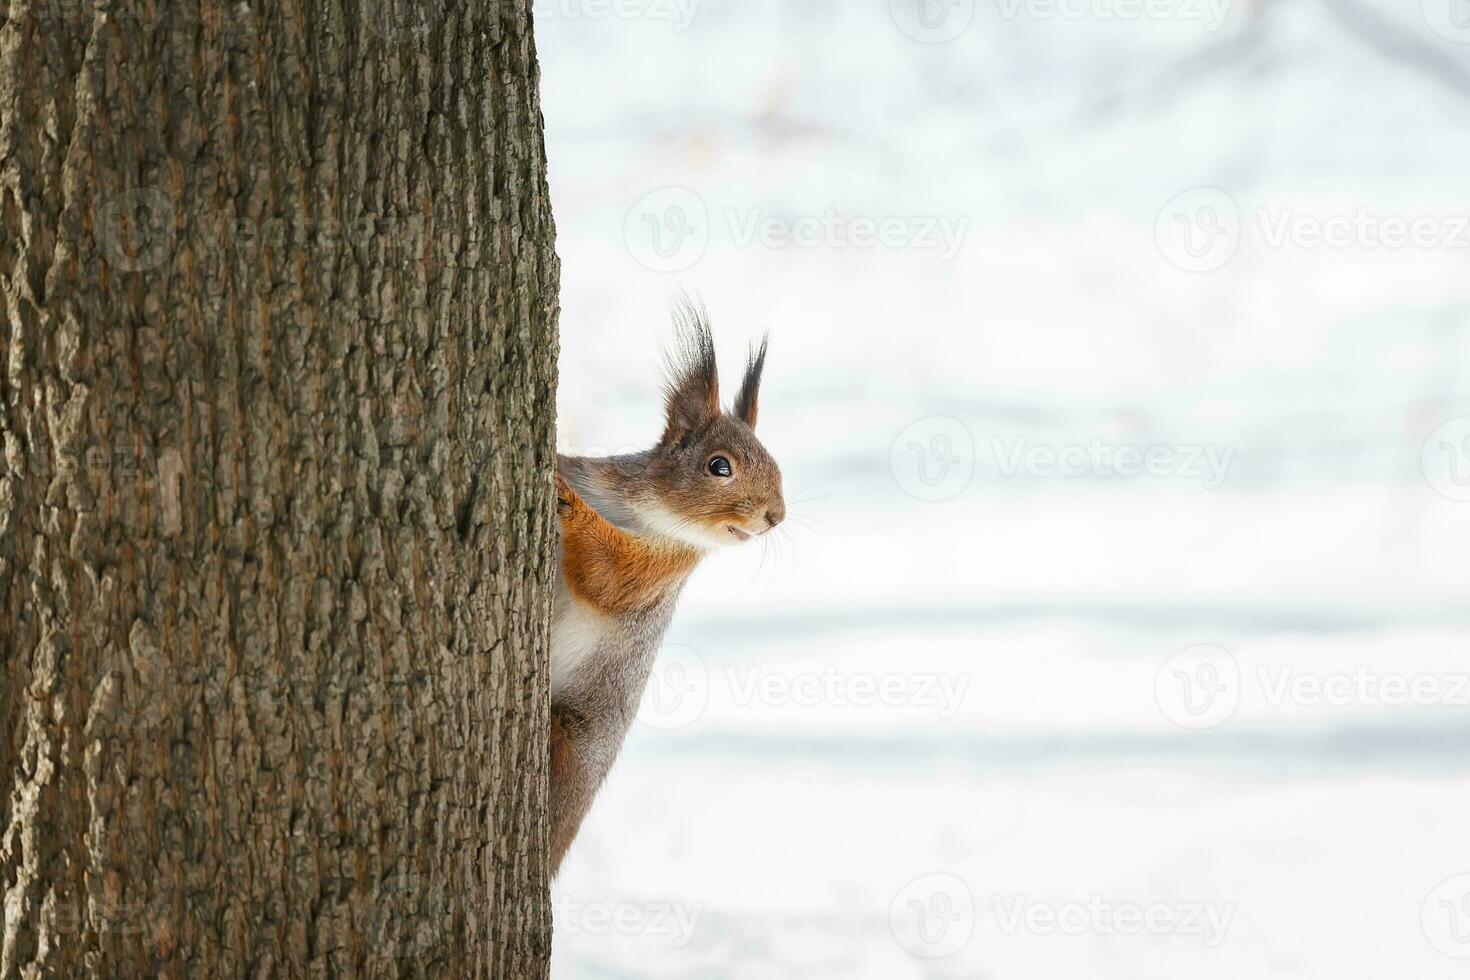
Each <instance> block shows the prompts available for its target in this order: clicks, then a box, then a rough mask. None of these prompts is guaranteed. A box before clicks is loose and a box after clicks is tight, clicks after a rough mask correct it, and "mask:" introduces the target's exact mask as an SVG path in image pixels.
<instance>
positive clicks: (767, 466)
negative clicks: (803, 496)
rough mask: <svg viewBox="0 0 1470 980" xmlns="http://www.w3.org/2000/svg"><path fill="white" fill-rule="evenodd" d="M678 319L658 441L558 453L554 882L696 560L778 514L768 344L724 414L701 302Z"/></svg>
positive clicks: (685, 304)
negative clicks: (770, 441) (764, 423)
mask: <svg viewBox="0 0 1470 980" xmlns="http://www.w3.org/2000/svg"><path fill="white" fill-rule="evenodd" d="M674 321H675V327H676V335H677V338H678V340H677V343H676V344H675V346H674V347H673V348H672V349H671V350H670V351H669V353H668V368H669V374H668V383H667V386H666V388H665V393H664V409H665V419H664V430H663V435H662V436H660V437H659V440H658V443H657V444H656V445H655V446H654V447H653V448H652V449H649V450H646V451H644V452H638V453H629V454H627V455H621V456H606V457H589V456H563V455H560V454H558V455H557V459H556V469H557V474H556V488H557V515H558V518H559V521H558V523H559V526H560V535H559V540H558V550H557V582H556V592H555V596H554V598H553V602H552V626H551V765H550V772H551V780H550V783H551V785H550V811H551V855H550V858H551V874H552V875H553V876H554V875H555V874H556V873H557V871H558V869H559V868H560V867H561V862H562V859H563V858H564V857H565V856H566V852H567V849H568V848H569V847H570V846H571V843H572V839H573V838H574V837H575V836H576V834H577V830H578V829H579V827H580V826H581V824H582V819H583V818H584V817H585V816H586V815H587V811H588V809H589V808H590V807H591V805H592V799H593V797H594V796H595V795H596V793H597V791H598V789H599V788H600V787H601V785H602V782H603V779H604V778H605V777H606V776H607V773H608V770H609V769H611V768H612V764H613V760H614V759H616V757H617V754H618V750H619V749H620V748H621V747H622V744H623V738H624V737H625V736H626V735H627V733H628V729H629V727H630V726H631V725H632V722H633V716H634V713H635V712H636V711H637V709H638V704H639V701H640V700H641V698H642V695H643V689H644V686H645V685H646V684H647V682H648V675H649V672H650V671H651V670H652V668H653V661H654V656H655V654H656V653H657V652H658V648H659V644H660V642H661V641H662V639H663V635H664V632H665V630H667V629H668V626H669V622H670V620H671V619H672V617H673V613H674V605H675V603H676V602H677V600H678V598H679V593H680V591H681V590H682V589H683V587H684V583H685V582H686V581H687V580H688V578H689V576H690V574H691V573H692V572H693V571H694V569H695V566H697V565H698V564H699V562H700V560H701V559H702V558H704V556H705V555H706V554H708V553H709V552H710V551H713V550H715V549H717V548H722V547H725V546H728V545H735V544H740V543H743V542H746V541H750V540H752V539H754V538H756V537H759V536H760V535H762V534H765V533H766V532H767V531H770V530H771V529H773V528H775V527H776V525H778V524H780V523H781V521H782V520H783V519H784V518H785V516H786V504H785V501H784V499H783V497H782V495H781V471H780V469H779V468H778V467H777V466H776V462H775V460H773V459H772V458H771V454H770V453H768V452H767V451H766V449H765V447H764V446H762V445H761V443H760V441H759V440H758V439H757V438H756V437H755V431H754V430H755V420H756V409H757V402H758V397H759V393H760V382H761V372H762V370H763V369H764V368H765V361H766V344H767V341H766V340H762V341H761V344H760V346H759V348H754V347H753V348H752V349H751V353H750V357H749V360H748V361H747V364H746V369H745V376H744V378H743V379H742V380H741V383H740V390H739V392H738V393H737V395H736V397H735V402H734V406H733V410H732V411H728V412H727V411H725V410H723V409H722V408H721V405H720V394H719V379H718V376H717V372H716V370H715V346H714V338H713V335H712V334H711V332H710V326H709V317H708V315H707V314H706V312H705V310H704V308H703V307H702V306H695V305H694V304H693V303H692V302H690V301H689V300H687V299H685V300H682V301H681V302H680V303H679V304H678V306H677V307H676V310H675V314H674Z"/></svg>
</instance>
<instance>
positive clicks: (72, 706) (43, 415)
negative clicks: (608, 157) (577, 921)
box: [0, 0, 557, 978]
mask: <svg viewBox="0 0 1470 980" xmlns="http://www.w3.org/2000/svg"><path fill="white" fill-rule="evenodd" d="M528 6H529V0H479V2H448V0H443V2H440V0H360V2H359V0H348V2H347V3H346V4H345V5H344V4H343V3H342V2H340V0H312V2H311V3H305V4H297V3H292V2H290V0H286V2H280V3H276V2H269V3H247V2H233V3H229V4H224V3H217V2H210V0H192V2H190V0H168V2H165V3H144V2H139V3H136V4H131V5H130V4H122V3H112V2H108V0H85V2H84V0H35V2H32V0H9V4H8V7H7V6H0V338H3V341H4V347H3V359H4V371H3V374H0V429H3V432H0V435H3V460H0V653H3V665H0V774H3V779H4V782H3V784H0V896H3V902H4V909H3V911H4V920H3V936H0V943H3V944H0V977H3V978H10V977H18V976H21V977H32V976H64V977H79V976H102V977H118V976H175V977H233V976H252V977H255V976H261V977H264V976H276V975H281V976H336V975H348V976H352V975H357V976H399V975H429V976H460V975H463V976H492V977H497V978H498V977H519V976H527V975H531V976H536V975H542V974H543V973H544V972H545V963H546V959H547V957H548V955H549V947H550V915H549V907H548V901H547V896H546V871H545V862H546V828H545V826H544V823H543V819H544V812H545V768H546V759H547V751H548V749H547V743H546V725H547V713H548V705H547V693H546V670H545V655H546V649H547V635H546V633H547V624H548V621H549V603H550V581H551V574H552V571H553V568H552V564H551V561H552V547H553V537H552V535H553V533H554V524H553V521H554V519H555V515H554V495H553V490H552V468H553V432H552V429H553V417H554V409H553V387H554V370H555V359H556V349H555V348H556V341H555V318H556V285H557V264H556V258H555V255H554V252H553V249H552V246H553V241H552V237H553V235H552V224H551V215H550V208H549V205H548V201H547V191H546V179H545V163H544V149H543V143H542V138H541V117H540V110H539V104H538V99H537V72H536V65H535V57H534V51H533V48H532V44H531V37H530V22H529V13H528V9H527V8H528Z"/></svg>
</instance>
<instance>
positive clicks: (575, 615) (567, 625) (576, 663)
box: [551, 584, 614, 702]
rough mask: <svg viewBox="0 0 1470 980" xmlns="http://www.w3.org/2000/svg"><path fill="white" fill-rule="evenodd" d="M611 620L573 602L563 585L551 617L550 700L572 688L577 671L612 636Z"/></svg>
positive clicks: (583, 604) (558, 592) (574, 600)
mask: <svg viewBox="0 0 1470 980" xmlns="http://www.w3.org/2000/svg"><path fill="white" fill-rule="evenodd" d="M613 628H614V622H613V620H612V619H611V617H608V616H605V615H603V614H602V613H599V612H597V611H596V610H595V609H592V608H591V607H589V606H588V605H586V604H585V603H582V602H579V601H578V600H576V599H574V598H572V596H571V595H570V594H569V593H568V592H567V590H566V586H565V585H564V584H563V585H562V586H561V587H560V588H559V589H558V590H557V595H556V601H555V605H554V607H553V612H552V616H551V700H552V701H553V702H555V701H557V700H558V699H559V698H560V697H561V695H562V694H564V693H565V692H566V691H567V689H568V688H569V687H570V686H571V683H572V680H573V678H574V677H575V676H576V674H577V669H578V668H579V667H580V666H581V665H582V664H583V663H585V662H586V661H587V659H588V658H589V657H591V656H592V655H593V654H594V653H595V652H596V651H597V648H598V646H599V645H601V643H602V642H603V640H604V639H606V638H607V637H608V635H609V634H610V633H611V632H612V630H613Z"/></svg>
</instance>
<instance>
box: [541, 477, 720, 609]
mask: <svg viewBox="0 0 1470 980" xmlns="http://www.w3.org/2000/svg"><path fill="white" fill-rule="evenodd" d="M556 495H557V500H556V508H557V513H558V514H559V515H560V516H561V527H562V539H561V540H562V575H563V576H564V578H565V579H566V583H567V588H568V589H569V590H570V591H571V593H572V594H573V595H574V596H576V597H577V598H578V599H580V600H582V601H583V602H585V603H587V604H588V605H590V606H592V608H594V609H596V610H598V611H599V612H602V613H606V614H608V615H610V616H618V615H626V614H627V613H630V612H636V611H638V610H641V609H647V608H649V607H651V606H655V605H657V604H658V603H660V602H662V601H663V600H664V599H666V598H667V597H668V596H669V594H670V593H671V592H673V591H676V590H677V589H678V588H679V587H680V586H681V585H683V584H684V580H685V579H687V578H688V577H689V573H690V572H692V571H694V566H695V565H697V564H699V559H700V558H701V557H703V556H702V554H701V553H700V551H699V550H698V549H696V548H692V547H690V546H688V545H683V544H679V543H677V542H667V541H663V540H660V539H654V538H640V537H637V536H635V535H633V534H630V533H628V532H627V531H624V530H622V529H621V528H618V527H615V526H614V525H612V524H611V523H609V522H608V521H607V520H606V519H604V518H603V517H602V516H601V515H600V514H598V513H597V511H595V510H593V509H592V508H591V507H590V506H589V505H588V504H587V501H585V500H583V499H582V497H581V495H580V494H578V493H577V491H575V490H573V489H572V487H571V485H570V484H568V483H567V481H566V479H565V478H563V477H562V476H561V474H557V477H556Z"/></svg>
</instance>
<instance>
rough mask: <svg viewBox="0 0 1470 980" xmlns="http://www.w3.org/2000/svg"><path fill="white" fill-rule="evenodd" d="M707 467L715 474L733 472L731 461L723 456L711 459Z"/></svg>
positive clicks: (720, 474)
mask: <svg viewBox="0 0 1470 980" xmlns="http://www.w3.org/2000/svg"><path fill="white" fill-rule="evenodd" d="M707 468H708V469H709V471H710V472H711V473H713V474H714V475H715V476H729V475H730V473H731V470H730V461H729V460H728V459H726V458H725V457H723V456H716V457H715V458H714V459H712V460H710V461H709V466H708V467H707Z"/></svg>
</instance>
